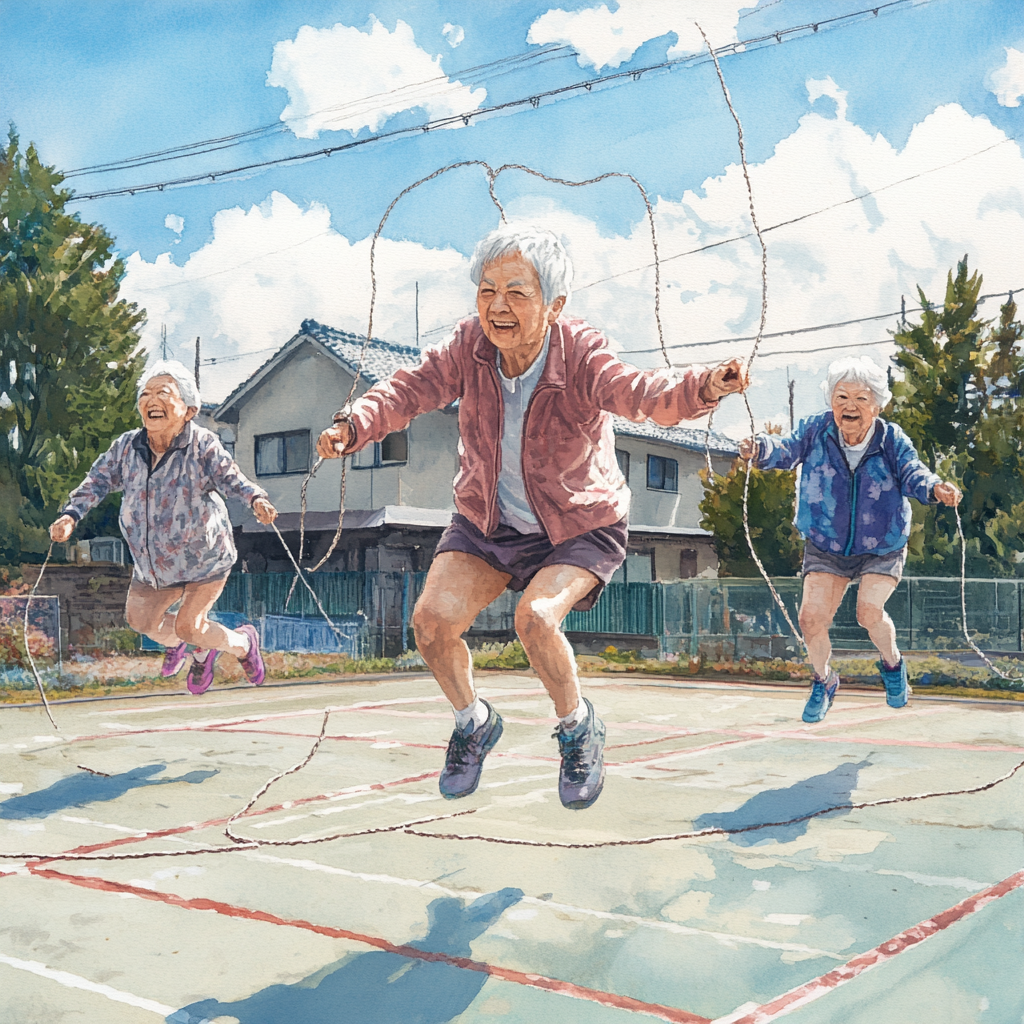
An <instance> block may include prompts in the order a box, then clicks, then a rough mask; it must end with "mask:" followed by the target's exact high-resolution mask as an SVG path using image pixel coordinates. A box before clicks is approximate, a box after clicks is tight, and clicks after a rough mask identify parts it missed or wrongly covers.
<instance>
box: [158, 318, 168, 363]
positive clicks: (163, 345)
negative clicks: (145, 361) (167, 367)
mask: <svg viewBox="0 0 1024 1024" xmlns="http://www.w3.org/2000/svg"><path fill="white" fill-rule="evenodd" d="M160 358H161V359H164V360H166V359H167V324H161V325H160Z"/></svg>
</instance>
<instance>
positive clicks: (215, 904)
mask: <svg viewBox="0 0 1024 1024" xmlns="http://www.w3.org/2000/svg"><path fill="white" fill-rule="evenodd" d="M29 870H30V871H31V872H32V873H33V874H34V875H37V876H39V877H40V878H48V879H53V880H57V881H61V882H70V883H71V884H72V885H79V886H82V887H83V888H85V889H97V890H99V891H101V892H116V893H130V894H131V895H133V896H137V897H139V898H140V899H144V900H151V901H153V902H156V903H165V904H167V905H169V906H172V907H179V908H181V909H183V910H206V911H210V910H212V911H213V912H214V913H216V914H222V915H223V916H225V917H236V918H241V919H242V920H245V921H260V922H263V923H264V924H274V925H280V926H283V927H286V928H299V929H301V930H303V931H307V932H314V933H315V934H317V935H326V936H327V937H328V938H332V939H347V940H348V941H350V942H359V943H362V944H363V945H367V946H372V947H374V948H376V949H381V950H384V951H385V952H387V953H394V954H397V955H398V956H404V957H406V958H408V959H410V960H425V961H427V962H429V963H442V964H448V965H449V966H451V967H458V968H461V969H462V970H466V971H476V972H478V973H480V974H486V975H488V976H490V977H492V978H499V979H500V980H502V981H508V982H511V983H512V984H514V985H525V986H527V987H528V988H539V989H543V990H545V991H547V992H554V993H556V994H558V995H562V996H569V997H571V998H573V999H583V1000H586V1001H588V1002H592V1003H599V1004H600V1005H601V1006H610V1007H613V1008H615V1009H620V1010H630V1011H632V1012H633V1013H643V1014H647V1015H649V1016H651V1017H657V1018H659V1019H660V1020H666V1021H671V1022H673V1024H710V1020H709V1018H707V1017H701V1016H698V1015H697V1014H695V1013H689V1012H688V1011H686V1010H679V1009H676V1008H675V1007H673V1006H662V1005H660V1004H659V1003H645V1002H643V1001H642V1000H640V999H634V998H632V997H631V996H622V995H618V994H617V993H614V992H602V991H601V990H600V989H594V988H586V987H585V986H583V985H575V984H573V983H572V982H571V981H561V980H560V979H558V978H547V977H545V976H544V975H542V974H533V973H529V974H528V973H526V972H524V971H517V970H513V969H512V968H509V967H499V966H497V965H496V964H489V963H485V962H483V961H481V960H471V959H469V958H468V957H461V956H450V955H448V954H447V953H434V952H431V951H430V950H425V949H417V948H416V947H415V946H407V945H404V944H399V943H394V942H389V941H388V940H387V939H384V938H381V937H380V936H377V935H366V934H364V933H362V932H354V931H350V930H349V929H347V928H332V927H329V926H328V925H320V924H312V923H311V922H309V921H302V920H294V919H289V918H285V917H278V916H277V915H276V914H270V913H268V912H267V911H265V910H250V909H249V908H247V907H238V906H233V905H232V904H230V903H221V902H219V901H218V900H211V899H207V898H205V897H200V898H198V899H186V898H185V897H182V896H175V895H174V894H173V893H166V892H156V891H154V890H152V889H143V888H141V887H138V886H134V885H125V884H124V883H121V882H112V881H110V880H109V879H106V878H94V877H88V876H84V875H69V874H65V873H64V872H62V871H53V870H51V869H49V868H38V867H30V868H29Z"/></svg>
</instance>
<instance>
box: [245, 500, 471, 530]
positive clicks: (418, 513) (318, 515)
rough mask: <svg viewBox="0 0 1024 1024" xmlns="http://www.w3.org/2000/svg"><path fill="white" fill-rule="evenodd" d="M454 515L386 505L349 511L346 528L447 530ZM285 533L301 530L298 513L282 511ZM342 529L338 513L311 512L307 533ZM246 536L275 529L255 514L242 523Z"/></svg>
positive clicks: (279, 521) (280, 521)
mask: <svg viewBox="0 0 1024 1024" xmlns="http://www.w3.org/2000/svg"><path fill="white" fill-rule="evenodd" d="M451 521H452V513H451V511H449V510H447V509H443V508H416V507H415V506H411V505H385V506H384V507H383V508H373V509H347V510H346V511H345V522H344V527H345V529H346V530H370V529H374V528H375V527H379V526H421V527H433V528H435V529H442V530H443V529H445V528H446V527H447V526H450V525H451ZM276 525H277V528H278V529H279V530H280V531H281V532H282V533H295V532H297V531H298V529H299V513H298V512H282V513H281V514H280V515H279V516H278V517H277V520H276ZM337 528H338V513H337V512H307V513H306V530H307V531H308V532H314V533H315V532H316V531H318V530H331V531H334V530H336V529H337ZM242 532H243V533H272V532H273V527H271V526H264V525H263V524H262V523H260V522H257V521H256V519H254V518H253V517H252V515H251V514H250V515H248V516H246V518H245V519H244V520H243V522H242Z"/></svg>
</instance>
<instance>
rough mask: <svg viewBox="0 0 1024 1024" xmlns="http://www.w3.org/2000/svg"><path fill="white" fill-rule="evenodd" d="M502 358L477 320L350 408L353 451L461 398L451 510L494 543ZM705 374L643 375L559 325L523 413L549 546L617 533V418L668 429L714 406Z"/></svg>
mask: <svg viewBox="0 0 1024 1024" xmlns="http://www.w3.org/2000/svg"><path fill="white" fill-rule="evenodd" d="M496 360H497V349H496V348H495V347H494V345H492V344H491V342H490V341H488V340H487V337H486V335H485V334H484V332H483V329H482V328H481V326H480V320H479V318H478V317H476V316H473V317H469V318H467V319H465V320H463V321H462V322H461V323H460V324H459V325H458V326H457V327H456V328H455V332H454V334H453V336H452V338H451V339H450V340H449V341H448V342H447V343H445V344H444V345H442V346H440V347H438V348H430V349H427V350H426V351H425V352H424V353H423V361H422V362H421V363H420V365H419V366H417V367H416V368H415V369H402V370H398V371H397V372H396V373H394V374H392V376H391V377H389V378H388V379H387V380H385V381H381V382H380V383H379V384H376V385H374V386H373V387H372V388H370V389H369V391H367V392H366V393H365V394H364V395H363V396H362V397H360V398H359V399H357V400H356V401H355V402H354V403H353V406H352V409H351V412H350V413H349V420H350V424H351V426H352V428H353V429H354V431H355V437H354V439H353V441H352V442H351V443H350V444H349V447H348V449H347V450H346V453H350V452H355V451H358V450H359V449H360V448H363V447H364V446H365V445H367V444H369V443H370V442H371V441H381V440H383V439H384V437H386V436H387V435H388V434H390V433H392V432H393V431H396V430H403V429H404V428H405V427H406V426H407V425H408V424H409V421H410V420H412V419H413V417H415V416H419V415H420V414H421V413H424V412H430V411H432V410H434V409H443V408H445V406H448V405H451V403H452V402H454V401H455V400H456V399H459V434H460V440H459V472H458V474H457V475H456V477H455V484H454V487H455V506H456V508H457V509H458V510H459V512H461V513H462V514H463V515H464V516H465V517H466V518H467V519H469V520H470V522H472V523H473V524H474V525H475V526H476V527H477V528H478V529H479V530H480V531H481V532H482V533H484V534H485V535H487V536H489V535H490V534H492V533H493V532H494V531H495V530H496V529H497V527H498V522H499V519H498V474H499V473H500V472H501V431H502V425H503V423H504V400H503V397H502V391H501V383H500V381H499V380H498V371H497V366H496ZM709 372H710V371H708V370H702V369H690V370H687V371H686V372H685V373H682V374H678V373H675V372H670V371H667V370H638V369H637V368H636V367H634V366H628V365H626V364H625V363H623V362H621V361H620V360H619V359H618V358H617V356H616V355H615V354H614V353H613V352H612V351H611V349H609V347H608V342H607V340H606V338H605V337H604V335H603V334H601V332H600V331H597V330H595V329H594V328H593V327H591V326H590V325H589V324H588V323H586V322H585V321H583V320H576V319H569V318H566V317H559V318H558V320H557V321H556V322H555V324H554V325H553V329H552V333H551V342H550V344H549V346H548V357H547V362H546V363H545V365H544V369H543V371H542V372H541V376H540V380H539V381H538V382H537V387H536V389H535V390H534V393H533V396H532V397H531V399H530V403H529V405H528V406H527V409H526V414H525V416H524V418H523V445H522V453H523V454H522V459H523V465H522V470H523V480H524V482H525V485H526V495H527V497H528V498H529V501H530V507H531V508H532V509H533V514H534V515H535V516H536V517H537V521H538V522H539V523H540V525H541V526H542V527H543V528H544V531H545V532H546V533H547V535H548V538H549V539H550V541H551V543H552V544H560V543H562V542H563V541H566V540H570V539H571V538H573V537H578V536H579V535H580V534H583V533H587V532H588V531H589V530H596V529H599V528H600V527H602V526H611V525H612V524H613V523H617V522H618V521H619V520H620V519H622V518H623V516H625V515H626V513H627V512H628V511H629V498H630V495H629V489H628V488H627V487H626V486H625V481H624V480H623V477H622V473H621V472H620V470H619V466H618V462H617V461H616V458H615V436H614V434H613V433H612V418H611V414H612V413H615V414H616V415H618V416H623V417H625V418H626V419H628V420H632V421H633V422H635V423H639V422H641V421H643V420H646V419H653V420H654V421H655V422H656V423H659V424H660V425H662V426H671V425H675V424H677V423H679V422H680V421H681V420H689V419H695V418H696V417H698V416H701V415H703V414H705V413H707V412H710V411H711V410H712V409H714V408H715V407H716V405H717V402H712V403H708V402H705V401H703V400H702V399H701V398H700V395H699V391H700V386H701V385H702V384H703V383H704V380H705V379H706V378H707V375H708V373H709Z"/></svg>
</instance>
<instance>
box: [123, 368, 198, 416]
mask: <svg viewBox="0 0 1024 1024" xmlns="http://www.w3.org/2000/svg"><path fill="white" fill-rule="evenodd" d="M154 377H171V378H172V379H173V380H174V383H175V384H177V385H178V392H179V394H180V395H181V400H182V401H183V402H184V403H185V405H187V406H188V407H189V408H190V409H191V408H193V407H194V408H196V409H201V408H202V402H201V400H200V398H199V386H198V385H197V384H196V379H195V377H194V376H193V375H192V372H191V371H190V370H189V369H188V368H187V367H186V366H185V364H184V363H179V362H178V360H177V359H158V360H157V361H156V362H155V363H154V364H153V365H152V366H150V367H147V369H145V370H144V371H143V372H142V376H141V377H140V378H139V383H138V386H137V388H136V391H135V395H136V398H138V396H139V395H141V394H142V389H143V388H144V387H145V386H146V385H147V384H148V383H149V382H150V381H151V380H152V379H153V378H154Z"/></svg>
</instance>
